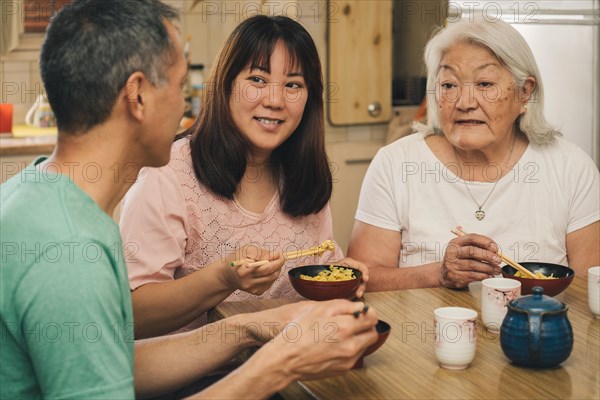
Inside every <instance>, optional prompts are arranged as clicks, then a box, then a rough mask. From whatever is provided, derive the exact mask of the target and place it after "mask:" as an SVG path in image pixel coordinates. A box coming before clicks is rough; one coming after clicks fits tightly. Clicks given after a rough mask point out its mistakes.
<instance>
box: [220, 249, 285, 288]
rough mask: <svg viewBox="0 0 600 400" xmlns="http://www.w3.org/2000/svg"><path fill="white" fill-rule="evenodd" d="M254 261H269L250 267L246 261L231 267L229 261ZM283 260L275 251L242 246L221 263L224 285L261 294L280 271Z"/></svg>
mask: <svg viewBox="0 0 600 400" xmlns="http://www.w3.org/2000/svg"><path fill="white" fill-rule="evenodd" d="M244 258H246V259H250V260H254V261H260V260H268V261H270V262H269V263H267V264H265V265H261V266H259V267H252V266H250V265H249V263H251V262H252V261H249V262H248V263H245V264H242V265H239V266H235V267H232V266H231V265H230V264H229V263H230V262H231V261H233V260H237V259H244ZM284 262H285V260H284V259H283V257H282V256H281V254H280V253H279V252H277V251H268V250H265V249H259V248H258V247H256V246H244V247H242V249H241V251H240V252H239V253H238V254H236V255H235V256H233V255H231V256H229V257H227V259H226V262H225V265H223V267H222V268H223V275H224V279H225V282H226V285H227V286H228V287H229V288H231V289H232V290H238V289H239V290H243V291H244V292H248V293H250V294H254V295H257V296H259V295H261V294H263V293H264V292H265V291H267V289H269V288H270V287H271V285H272V284H273V282H275V280H276V279H277V277H278V276H279V274H280V272H281V268H282V267H283V264H284Z"/></svg>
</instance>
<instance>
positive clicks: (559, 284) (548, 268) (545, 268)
mask: <svg viewBox="0 0 600 400" xmlns="http://www.w3.org/2000/svg"><path fill="white" fill-rule="evenodd" d="M520 264H521V265H522V266H523V267H525V268H526V269H528V270H529V271H531V272H533V273H534V274H537V273H541V274H542V275H544V276H545V277H546V279H533V278H529V277H526V278H522V277H519V276H518V275H517V274H516V272H517V270H516V269H514V268H513V267H511V266H510V265H505V266H504V267H502V276H503V277H504V278H510V279H516V280H518V281H519V282H521V294H522V295H526V294H531V293H533V292H532V290H533V288H534V286H541V287H542V288H543V289H544V294H545V295H548V296H556V295H557V294H560V293H562V292H563V291H564V290H565V289H566V288H567V287H569V285H570V284H571V282H572V281H573V277H574V276H575V271H573V270H572V269H571V268H569V267H565V266H564V265H559V264H552V263H544V262H522V263H520ZM549 276H552V277H553V278H554V279H547V277H549Z"/></svg>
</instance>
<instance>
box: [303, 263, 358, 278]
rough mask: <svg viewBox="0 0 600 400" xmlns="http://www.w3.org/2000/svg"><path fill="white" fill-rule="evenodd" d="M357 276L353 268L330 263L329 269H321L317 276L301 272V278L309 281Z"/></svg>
mask: <svg viewBox="0 0 600 400" xmlns="http://www.w3.org/2000/svg"><path fill="white" fill-rule="evenodd" d="M355 278H356V276H354V270H353V269H352V268H346V267H336V266H335V265H330V266H329V269H328V270H327V269H324V270H322V271H319V273H318V274H317V275H316V276H310V275H305V274H300V279H304V280H307V281H321V282H331V281H349V280H351V279H355Z"/></svg>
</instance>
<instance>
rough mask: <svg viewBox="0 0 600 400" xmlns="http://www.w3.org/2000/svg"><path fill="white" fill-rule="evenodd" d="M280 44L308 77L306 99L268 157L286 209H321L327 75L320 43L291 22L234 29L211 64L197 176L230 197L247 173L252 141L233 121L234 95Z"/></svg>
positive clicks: (328, 186)
mask: <svg viewBox="0 0 600 400" xmlns="http://www.w3.org/2000/svg"><path fill="white" fill-rule="evenodd" d="M279 41H281V42H282V43H283V44H284V45H285V47H286V49H287V51H288V53H289V56H290V62H291V63H292V65H293V66H299V67H300V69H301V71H302V73H303V74H304V80H305V83H306V87H307V91H308V99H307V102H306V106H305V108H304V113H303V115H302V120H301V121H300V123H299V125H298V128H296V130H295V131H294V132H293V133H292V135H291V136H290V137H289V138H288V139H287V140H286V141H285V142H284V143H282V144H281V145H280V146H279V147H278V148H277V149H275V150H274V151H273V153H272V154H271V160H270V166H271V169H272V172H273V176H274V179H276V181H277V184H278V190H279V198H280V203H281V206H282V209H283V211H284V212H285V213H286V214H288V215H290V216H292V217H297V216H302V215H309V214H312V213H315V212H318V211H320V210H322V209H323V207H324V206H325V205H326V204H327V202H328V201H329V198H330V197H331V190H332V181H331V171H330V169H329V164H328V160H327V153H326V151H325V125H324V118H323V76H322V72H321V63H320V60H319V55H318V53H317V49H316V47H315V44H314V42H313V40H312V38H311V37H310V35H309V33H308V32H307V31H306V29H304V27H302V25H300V24H299V23H297V22H295V21H294V20H292V19H290V18H287V17H282V16H275V17H268V16H264V15H258V16H255V17H251V18H248V19H246V20H245V21H243V22H242V23H241V24H240V25H238V26H237V28H236V29H235V30H234V31H233V32H232V33H231V35H230V36H229V38H228V39H227V42H226V43H225V46H224V47H223V49H222V51H221V54H220V55H219V57H218V59H217V62H216V64H215V65H214V66H213V68H212V73H211V76H210V79H209V83H208V88H207V91H206V93H205V96H204V99H203V107H202V110H201V112H200V116H199V117H198V120H197V121H196V124H195V125H194V126H193V127H192V128H190V129H189V130H188V131H187V132H184V133H183V134H182V135H181V137H183V136H188V135H190V134H191V153H192V162H193V166H194V172H195V174H196V177H197V178H198V180H199V181H200V182H201V183H202V184H203V185H205V186H206V187H208V188H209V189H210V190H211V191H213V192H214V193H216V194H218V195H220V196H222V197H224V198H227V199H230V200H231V199H233V196H234V194H235V192H236V190H237V188H238V185H239V183H240V180H241V179H242V177H243V176H244V172H245V171H246V166H247V160H248V153H249V148H250V146H249V143H248V142H247V140H246V139H245V138H244V137H243V136H242V134H241V133H240V131H239V130H238V128H237V127H236V126H235V124H234V122H233V119H232V116H231V110H230V107H229V99H230V96H231V94H232V89H233V83H234V80H235V78H236V77H237V76H238V75H239V74H240V72H242V71H243V70H245V69H246V68H247V67H248V66H266V67H267V69H270V68H269V60H270V57H271V54H272V53H273V50H274V48H275V45H276V44H277V42H279Z"/></svg>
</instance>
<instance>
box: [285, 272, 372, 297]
mask: <svg viewBox="0 0 600 400" xmlns="http://www.w3.org/2000/svg"><path fill="white" fill-rule="evenodd" d="M288 277H289V278H290V283H291V284H292V287H293V288H294V289H295V290H296V292H298V293H299V294H300V295H302V296H304V297H306V298H307V299H310V300H331V299H352V298H353V297H354V294H355V292H356V289H358V287H359V286H360V282H361V279H362V272H360V271H359V270H357V269H353V268H349V267H346V266H342V265H329V264H327V265H305V266H302V267H296V268H292V269H291V270H289V271H288Z"/></svg>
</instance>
